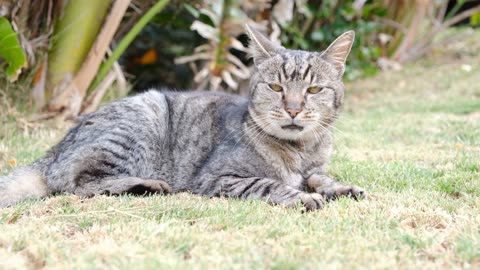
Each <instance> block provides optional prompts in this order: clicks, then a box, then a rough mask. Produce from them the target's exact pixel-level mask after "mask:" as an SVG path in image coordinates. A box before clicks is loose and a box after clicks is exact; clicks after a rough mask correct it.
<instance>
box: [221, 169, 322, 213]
mask: <svg viewBox="0 0 480 270" xmlns="http://www.w3.org/2000/svg"><path fill="white" fill-rule="evenodd" d="M218 180H219V181H217V183H218V185H220V187H217V188H216V189H217V191H218V190H220V192H219V194H220V195H223V196H227V197H235V198H242V199H246V198H255V199H262V200H265V201H267V202H269V203H272V204H279V205H284V206H287V207H295V206H296V205H297V204H299V203H300V204H302V205H303V206H304V207H305V209H306V210H307V211H311V210H315V209H321V208H323V206H324V204H325V199H324V197H323V196H322V195H320V194H317V193H306V192H303V191H300V190H298V189H295V188H293V187H290V186H288V185H285V184H284V183H282V182H280V181H278V180H274V179H269V178H260V177H249V178H242V177H236V176H224V177H221V178H219V179H218Z"/></svg>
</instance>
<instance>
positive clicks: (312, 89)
mask: <svg viewBox="0 0 480 270" xmlns="http://www.w3.org/2000/svg"><path fill="white" fill-rule="evenodd" d="M322 90H323V88H322V87H320V86H313V87H309V88H308V89H307V92H308V93H310V94H317V93H320V92H322Z"/></svg>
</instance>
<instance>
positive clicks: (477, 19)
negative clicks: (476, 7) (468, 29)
mask: <svg viewBox="0 0 480 270" xmlns="http://www.w3.org/2000/svg"><path fill="white" fill-rule="evenodd" d="M470 25H471V26H479V25H480V13H475V14H473V15H472V16H471V17H470Z"/></svg>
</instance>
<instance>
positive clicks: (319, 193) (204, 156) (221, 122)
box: [0, 26, 365, 210]
mask: <svg viewBox="0 0 480 270" xmlns="http://www.w3.org/2000/svg"><path fill="white" fill-rule="evenodd" d="M247 32H248V34H249V36H250V39H251V43H252V44H251V47H252V50H253V52H254V54H253V58H254V64H255V70H254V71H253V74H252V77H251V81H250V95H249V98H248V99H247V98H243V97H239V96H233V95H227V94H221V93H214V92H190V93H173V92H163V93H160V92H156V91H149V92H146V93H144V94H140V95H137V96H134V97H128V98H125V99H122V100H119V101H116V102H112V103H110V104H108V105H105V106H104V107H102V108H100V109H99V110H98V111H96V112H94V113H91V114H88V115H85V116H83V117H81V118H80V119H79V123H78V125H77V126H75V127H73V128H72V129H71V130H70V131H69V132H68V134H67V135H66V136H65V138H64V139H63V140H62V141H61V142H60V143H59V144H58V145H56V146H54V147H53V148H52V149H51V150H50V151H49V152H48V153H47V154H46V156H44V157H42V158H40V159H39V160H37V161H36V162H34V163H33V164H31V165H29V166H26V167H23V168H20V169H18V170H16V171H14V172H13V173H11V174H10V175H8V176H4V177H0V206H2V207H5V206H9V205H13V204H15V203H18V202H20V201H21V200H24V199H26V198H43V197H45V196H48V195H50V194H53V193H74V194H77V195H80V196H85V197H89V196H93V195H95V194H122V193H133V194H145V193H161V194H166V193H176V192H182V191H188V192H191V193H194V194H201V195H206V196H212V197H213V196H225V197H234V198H241V199H247V198H258V199H262V200H265V201H268V202H270V203H273V204H280V205H285V206H296V205H298V204H303V206H304V207H305V208H306V209H307V210H314V209H320V208H322V207H323V206H324V204H325V202H326V201H328V200H330V199H334V198H337V197H339V196H351V197H353V198H363V197H364V196H365V192H364V191H363V190H362V189H360V188H358V187H356V186H348V185H343V184H340V183H338V182H336V181H335V180H333V179H331V178H330V177H328V176H327V175H325V173H324V169H323V168H324V165H325V163H326V162H327V161H328V159H329V156H330V153H331V149H332V132H331V125H332V124H333V122H334V120H335V119H336V117H337V114H338V112H339V110H340V107H341V106H342V102H343V96H344V85H343V83H342V75H343V73H344V70H345V60H346V58H347V55H348V54H349V52H350V49H351V47H352V43H353V40H354V32H353V31H349V32H346V33H344V34H343V35H341V36H340V37H339V38H337V39H336V40H335V41H334V42H333V43H332V44H331V45H330V46H329V47H328V48H327V49H326V50H325V51H324V52H321V53H315V52H306V51H296V50H288V49H285V48H283V47H281V46H278V45H276V44H274V43H272V42H271V41H269V40H268V39H267V38H266V37H265V36H263V35H262V34H260V33H258V32H257V31H255V30H253V29H250V28H249V27H248V26H247Z"/></svg>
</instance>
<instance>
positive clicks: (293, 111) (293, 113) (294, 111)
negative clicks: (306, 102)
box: [285, 108, 301, 119]
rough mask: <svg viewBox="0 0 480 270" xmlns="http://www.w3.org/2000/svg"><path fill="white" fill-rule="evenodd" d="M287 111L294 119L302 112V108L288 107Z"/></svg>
mask: <svg viewBox="0 0 480 270" xmlns="http://www.w3.org/2000/svg"><path fill="white" fill-rule="evenodd" d="M285 111H287V113H288V114H289V115H290V117H292V119H294V118H295V117H296V116H297V115H298V114H299V113H300V112H301V110H300V109H297V108H287V109H285Z"/></svg>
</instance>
